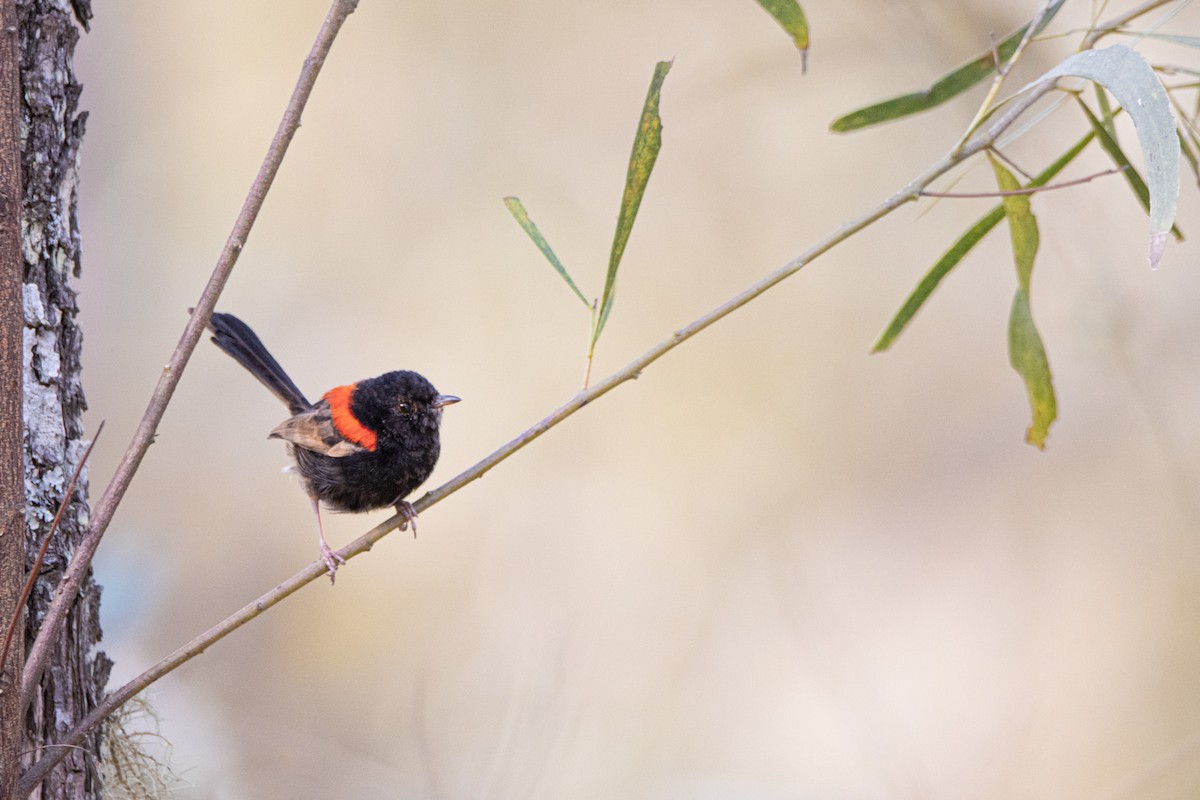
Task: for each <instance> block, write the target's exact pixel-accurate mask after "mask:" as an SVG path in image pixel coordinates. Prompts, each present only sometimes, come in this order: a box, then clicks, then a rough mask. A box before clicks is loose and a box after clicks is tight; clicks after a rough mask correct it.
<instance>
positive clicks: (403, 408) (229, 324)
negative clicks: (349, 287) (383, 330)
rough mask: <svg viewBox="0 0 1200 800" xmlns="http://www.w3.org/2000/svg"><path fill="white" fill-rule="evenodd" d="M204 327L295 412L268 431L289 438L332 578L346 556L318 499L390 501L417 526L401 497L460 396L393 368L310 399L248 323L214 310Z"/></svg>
mask: <svg viewBox="0 0 1200 800" xmlns="http://www.w3.org/2000/svg"><path fill="white" fill-rule="evenodd" d="M208 327H209V328H210V329H212V332H213V334H214V335H213V337H212V340H213V343H214V344H216V346H217V347H219V348H221V349H222V350H224V351H225V352H226V353H228V354H229V355H230V356H232V357H233V359H234V360H235V361H237V362H238V363H239V364H241V365H242V366H243V367H245V368H246V369H247V370H249V371H250V374H251V375H253V376H254V377H256V378H258V379H259V381H261V382H262V384H263V385H264V386H266V387H267V388H268V389H270V390H271V392H272V393H273V394H274V395H275V396H276V397H278V398H279V399H280V400H282V401H283V402H284V405H286V406H287V407H288V410H289V411H291V412H292V416H291V417H288V418H287V419H285V420H284V421H283V422H281V423H279V425H277V426H276V427H275V430H273V431H271V434H270V437H269V438H273V439H284V440H286V441H287V443H288V452H289V453H290V455H291V456H292V458H293V459H294V460H295V462H296V469H297V470H298V471H299V472H300V475H301V477H302V478H303V479H304V488H305V490H306V491H307V492H308V496H309V498H310V499H311V500H312V506H313V511H314V512H315V513H316V515H317V535H318V536H319V538H320V540H321V560H322V561H324V562H325V566H327V567H329V579H330V581H333V580H334V577H335V576H336V573H337V568H338V564H339V563H342V564H344V563H346V562H345V559H343V558H342V557H341V556H339V555H338V554H337V553H335V552H333V550H331V549H330V547H329V544H328V543H327V542H326V541H325V531H324V529H323V528H322V526H321V507H320V504H321V503H322V502H323V503H325V505H327V506H328V507H329V508H331V509H333V510H334V511H356V512H357V511H370V510H372V509H376V508H385V507H387V506H395V507H396V511H398V512H399V513H400V514H402V515H403V516H404V517H405V519H407V520H408V521H409V523H411V524H412V526H413V531H414V532H415V531H416V529H417V527H416V516H417V512H416V510H415V509H414V508H413V507H412V504H411V503H409V502H407V501H406V500H405V499H404V498H405V497H407V496H408V495H409V493H410V492H412V491H413V490H414V489H416V488H417V487H418V486H420V485H421V484H422V483H424V482H425V479H426V478H428V477H429V474H430V473H431V472H433V467H434V465H435V464H437V460H438V455H439V454H440V453H441V441H440V439H439V437H438V427H439V425H440V424H441V421H442V408H443V407H445V406H448V405H450V404H451V403H457V402H459V398H457V397H454V396H453V395H448V394H438V391H437V389H434V388H433V384H431V383H430V382H429V381H427V380H426V379H425V378H424V377H423V376H421V375H420V374H418V373H416V372H410V371H408V370H398V371H396V372H387V373H384V374H383V375H380V376H379V377H378V378H368V379H366V380H362V381H358V382H357V383H351V384H348V385H346V386H338V387H337V388H336V389H330V390H329V391H328V392H326V393H325V394H324V395H323V396H322V397H321V399H320V400H318V401H317V402H316V403H310V402H309V401H308V398H306V397H305V396H304V393H303V392H301V391H300V390H299V389H298V388H297V387H296V384H295V383H293V382H292V379H291V378H289V377H288V375H287V373H286V372H284V371H283V367H281V366H279V362H278V361H276V360H275V359H274V358H273V357H272V356H271V354H270V353H269V352H267V348H266V347H264V346H263V343H262V342H261V341H259V338H258V337H257V336H256V335H255V334H254V331H252V330H250V327H249V326H248V325H246V323H244V322H242V321H241V320H240V319H238V318H237V317H235V316H233V315H232V314H216V313H215V314H213V315H212V320H211V321H210V322H209V324H208ZM401 527H404V526H403V525H402V526H401Z"/></svg>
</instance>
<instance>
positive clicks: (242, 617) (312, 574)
mask: <svg viewBox="0 0 1200 800" xmlns="http://www.w3.org/2000/svg"><path fill="white" fill-rule="evenodd" d="M1022 107H1024V106H1022ZM1015 118H1016V116H1015V115H1011V116H1010V115H1005V117H1004V120H1002V121H1001V122H1003V124H1001V122H996V123H994V124H993V125H992V127H990V128H989V129H988V130H987V131H986V132H984V133H982V134H980V135H979V136H977V137H976V138H975V139H973V140H972V141H971V142H970V143H968V145H967V146H966V147H964V148H963V149H962V150H961V151H960V152H959V153H954V154H951V155H948V156H946V157H945V158H943V159H942V160H941V161H939V162H938V163H936V164H934V165H933V166H932V167H930V168H929V169H927V170H926V171H925V172H923V173H921V175H919V176H917V177H916V178H914V179H913V180H912V181H911V182H910V183H909V184H908V185H907V186H905V187H904V188H902V189H901V190H900V191H898V192H896V193H895V194H894V195H892V196H891V197H889V198H888V199H887V200H885V201H883V202H882V203H880V204H879V205H877V206H876V207H875V208H873V209H871V210H870V211H868V212H867V213H865V214H863V215H862V216H860V217H858V218H857V219H855V220H852V221H851V222H848V223H846V224H845V225H843V226H841V227H840V228H838V229H837V230H836V231H834V232H833V233H832V234H830V235H829V236H827V237H825V238H824V239H823V240H821V241H820V242H818V243H817V244H815V245H813V246H812V247H810V248H809V249H808V250H806V251H804V252H803V253H801V254H800V255H799V256H797V257H796V258H794V259H792V260H791V261H789V262H787V263H786V264H784V265H783V266H781V267H779V268H778V269H777V270H775V271H774V272H772V273H771V274H769V275H767V276H766V277H765V278H763V279H762V280H760V281H759V282H757V283H755V284H754V285H752V286H750V287H749V288H747V289H745V290H744V291H742V292H741V293H740V294H738V295H736V296H734V297H732V298H730V299H729V300H727V301H726V302H724V303H722V304H721V305H719V306H717V307H716V308H714V309H712V310H711V311H709V312H708V313H707V314H704V315H703V316H701V317H699V318H697V319H696V320H694V321H693V322H691V323H690V324H688V325H686V326H684V327H682V328H679V329H678V330H676V331H675V332H674V333H672V334H671V335H670V336H668V337H667V338H666V339H663V340H662V341H661V342H659V343H658V344H656V345H655V346H654V347H651V348H650V349H649V350H647V351H646V352H645V353H643V354H642V355H641V356H639V357H638V358H636V359H634V360H633V361H631V362H629V363H628V364H626V365H625V366H624V367H622V368H621V369H619V370H617V371H616V372H614V373H613V374H611V375H610V376H608V377H607V378H605V379H604V380H603V381H600V382H599V383H597V384H595V385H593V386H591V387H590V388H588V389H586V390H584V391H581V392H579V393H577V394H576V395H575V396H574V397H572V398H571V399H570V400H568V401H567V402H566V403H565V404H563V405H562V406H560V407H559V408H558V409H557V410H555V411H554V412H553V413H551V414H550V415H549V416H547V417H546V418H545V419H543V420H541V421H540V422H538V423H537V424H536V425H534V426H533V427H531V428H529V429H528V430H526V431H525V432H524V433H522V434H521V435H519V436H517V437H516V438H515V439H513V440H512V441H510V442H508V443H507V444H505V445H503V446H502V447H500V448H499V449H497V450H496V451H495V452H493V453H492V454H491V455H489V456H487V457H486V458H484V459H483V460H482V461H479V462H478V463H477V464H475V465H474V466H472V467H470V468H469V469H467V470H465V471H464V472H462V473H460V474H459V475H457V476H456V477H454V478H451V479H450V480H449V481H447V482H446V483H445V484H443V485H442V486H440V487H438V488H437V489H434V490H432V491H430V492H427V493H426V494H425V495H424V496H422V497H421V498H420V499H419V500H417V501H416V502H414V503H413V506H414V507H415V508H416V510H417V511H418V512H420V511H424V510H425V509H427V508H429V507H430V506H432V505H434V504H435V503H439V502H441V501H442V500H445V499H446V498H447V497H449V496H450V495H451V494H453V493H455V492H457V491H458V490H459V489H462V488H463V487H464V486H466V485H467V484H469V483H471V482H473V481H475V480H478V479H479V478H482V477H483V476H484V475H485V474H486V473H487V472H488V471H489V470H491V469H492V468H493V467H495V466H496V465H498V464H499V463H500V462H502V461H504V460H505V459H506V458H508V457H509V456H511V455H513V454H514V453H516V452H517V451H518V450H520V449H521V448H523V447H525V446H526V445H528V444H529V443H530V442H532V441H533V440H534V439H537V438H538V437H539V436H541V435H542V434H544V433H546V432H547V431H548V430H550V429H551V428H553V427H554V426H555V425H558V424H559V423H560V422H562V421H563V420H565V419H567V418H568V417H570V416H571V415H572V414H574V413H575V412H576V411H579V410H580V409H582V408H583V407H584V406H586V405H588V404H590V403H592V402H593V401H595V400H597V399H599V398H600V397H602V396H604V395H606V394H608V393H609V392H610V391H612V390H613V389H615V388H617V387H618V386H620V385H621V384H623V383H625V382H626V381H630V380H634V379H636V378H637V377H638V376H639V375H640V374H641V372H642V370H644V369H645V368H646V367H648V366H650V365H651V364H653V363H654V362H655V361H657V360H658V359H659V358H661V357H662V356H664V355H666V354H667V353H668V352H670V351H671V350H674V349H675V348H676V347H678V346H679V345H681V344H683V343H684V342H686V341H687V340H688V339H691V338H692V337H693V336H695V335H696V334H698V333H700V332H701V331H702V330H704V329H705V328H707V327H709V326H710V325H713V324H714V323H716V322H718V321H720V320H721V319H723V318H724V317H726V316H728V315H729V314H731V313H733V312H734V311H737V310H738V309H739V308H742V307H743V306H745V305H746V304H747V303H749V302H750V301H751V300H753V299H755V298H756V297H758V296H759V295H761V294H763V293H764V292H766V291H767V290H768V289H771V288H772V287H774V286H776V285H777V284H779V283H781V282H782V281H784V280H786V279H787V278H789V277H791V276H792V275H794V274H796V273H797V272H799V271H800V270H801V269H802V268H804V267H805V266H806V265H808V264H809V263H810V262H812V261H813V260H814V259H816V258H817V257H818V256H820V255H822V254H824V253H826V252H828V251H829V250H831V249H833V248H834V247H836V246H837V245H838V244H840V243H842V242H843V241H845V240H846V239H849V238H850V237H851V236H853V235H854V234H856V233H858V232H859V231H861V230H863V229H864V228H866V227H868V226H870V225H871V224H872V223H874V222H877V221H879V220H880V219H882V218H883V217H886V216H887V215H888V214H890V213H892V212H893V211H895V210H896V209H897V208H900V207H901V206H903V205H905V204H906V203H909V202H912V201H914V200H916V199H918V198H919V197H920V195H921V192H922V191H923V190H924V189H925V187H927V186H929V184H930V183H932V182H933V181H934V180H936V179H937V178H939V177H941V176H942V175H944V174H945V173H946V172H948V171H949V170H951V169H953V168H954V167H955V166H957V165H958V164H959V163H961V162H962V161H964V160H965V159H967V158H969V157H970V156H972V155H974V154H975V153H977V152H979V151H981V150H984V149H986V148H988V147H989V146H991V144H992V143H994V142H995V140H996V137H997V136H999V135H1000V133H1001V132H1003V130H1004V128H1005V127H1007V126H1008V125H1010V124H1012V122H1013V120H1015ZM403 521H404V517H402V516H400V515H399V514H397V515H395V516H393V517H391V518H390V519H388V520H385V521H384V522H382V523H380V524H379V525H376V526H375V527H374V528H372V529H371V530H370V531H368V532H367V533H365V534H363V535H362V536H360V537H359V538H358V539H355V540H354V541H353V542H351V543H350V544H348V545H346V546H345V547H344V548H342V549H341V550H339V551H338V555H340V556H342V557H343V558H345V559H346V560H347V561H348V560H350V559H351V558H353V557H355V556H357V555H361V554H362V553H365V552H367V551H368V550H370V549H371V548H372V547H373V546H374V545H375V543H376V542H378V541H379V540H380V539H382V538H383V537H384V536H386V535H387V534H389V533H390V532H392V531H393V530H395V529H396V528H397V527H398V526H399V524H400V523H401V522H403ZM326 572H328V568H327V567H326V566H325V564H324V563H323V562H322V561H320V560H317V561H314V562H313V563H311V564H309V565H308V566H307V567H305V568H304V569H302V570H301V571H300V572H298V573H296V574H295V575H293V576H292V577H290V578H288V579H287V580H285V581H283V582H282V583H280V584H279V585H278V586H276V587H275V588H274V589H271V590H270V591H269V592H267V593H265V594H263V595H262V596H261V597H259V598H258V599H256V600H254V601H253V602H250V603H247V604H246V605H245V606H243V607H242V608H241V609H239V610H238V611H236V612H235V613H233V614H232V615H230V616H229V617H227V618H226V619H224V620H223V621H221V622H220V623H218V624H217V625H214V626H213V627H212V628H210V629H208V630H207V631H205V632H204V633H202V634H200V635H199V636H197V637H196V638H195V639H193V640H192V641H190V642H188V643H187V644H185V645H183V646H182V647H180V648H179V649H177V650H176V651H175V652H173V653H171V654H170V655H169V656H167V657H166V658H164V659H162V660H161V661H159V662H158V663H157V664H155V665H154V666H152V667H150V668H149V669H147V670H146V671H145V672H143V673H142V674H141V675H138V676H137V677H136V678H134V679H133V680H131V681H129V682H128V683H126V684H125V685H124V686H122V687H120V688H119V689H117V690H115V691H113V692H112V693H110V694H109V695H108V696H107V697H106V698H105V699H104V701H103V702H102V703H100V704H99V705H98V706H96V708H95V709H94V710H93V711H92V713H90V714H88V715H87V716H86V717H84V718H83V719H82V720H80V721H79V722H78V723H77V724H76V725H75V727H74V728H72V729H71V731H70V732H68V733H67V734H66V735H65V736H64V737H63V739H62V741H61V742H60V743H59V744H60V747H59V748H54V749H51V750H50V751H49V752H48V753H47V755H45V756H43V758H42V760H41V761H39V762H37V763H36V764H34V765H33V766H32V767H30V769H29V771H28V772H27V773H26V775H25V776H24V777H23V778H22V780H21V784H20V788H21V791H22V792H25V791H27V787H30V786H33V785H35V784H36V782H37V781H38V780H40V779H41V776H43V775H45V774H46V772H48V771H49V770H50V769H51V768H52V767H53V766H54V764H55V763H57V761H58V760H59V759H60V758H61V757H62V756H61V755H60V752H61V749H60V748H61V745H73V744H75V743H77V742H79V741H82V740H83V737H85V736H86V735H87V734H88V732H89V731H91V730H92V729H93V728H94V727H95V726H96V725H98V724H99V723H100V722H101V721H102V720H103V719H104V718H105V717H107V716H108V715H109V714H111V713H112V712H113V711H115V710H116V709H117V708H119V707H120V706H121V705H122V704H123V703H125V702H126V701H128V700H129V699H130V698H132V697H133V696H134V695H136V694H137V693H138V692H140V691H142V690H143V689H145V688H146V687H147V686H149V685H150V684H151V683H153V682H154V681H156V680H158V679H159V678H161V677H162V676H164V675H166V674H167V673H169V672H171V671H172V670H174V669H175V668H176V667H178V666H180V665H181V664H183V663H185V662H187V661H189V660H191V659H192V658H194V657H195V656H197V655H199V654H200V653H202V652H204V651H205V650H207V649H208V648H209V647H211V646H212V645H213V644H215V643H216V642H218V641H220V640H221V639H223V638H225V637H226V636H228V635H229V634H230V633H232V632H233V631H235V630H237V629H238V628H240V627H242V626H243V625H245V624H246V623H247V622H249V621H250V620H252V619H254V618H255V617H257V616H259V615H260V614H262V613H263V612H264V611H266V610H267V609H269V608H271V607H272V606H274V605H276V604H278V603H279V602H280V601H282V600H284V599H285V598H287V597H289V596H290V595H292V594H294V593H295V592H296V591H297V590H299V589H300V588H302V587H303V586H305V585H306V584H309V583H312V582H313V581H315V580H317V579H318V578H320V577H321V576H322V575H324V574H325V573H326Z"/></svg>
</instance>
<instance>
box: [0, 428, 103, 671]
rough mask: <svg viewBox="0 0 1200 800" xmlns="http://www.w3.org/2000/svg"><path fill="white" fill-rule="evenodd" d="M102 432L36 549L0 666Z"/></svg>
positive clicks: (85, 453) (77, 469) (89, 448)
mask: <svg viewBox="0 0 1200 800" xmlns="http://www.w3.org/2000/svg"><path fill="white" fill-rule="evenodd" d="M103 431H104V421H103V420H101V421H100V424H99V425H98V426H96V433H95V434H94V435H93V436H92V441H91V442H89V443H88V446H87V449H86V450H84V451H83V457H82V458H80V459H79V463H78V464H76V465H75V471H74V472H73V473H71V480H69V481H68V482H67V490H66V491H65V492H63V498H62V501H61V502H60V503H59V505H58V512H57V513H55V515H54V520H53V521H52V522H51V523H50V530H49V531H47V532H46V538H45V539H43V540H42V546H41V547H39V548H38V553H37V558H35V559H34V560H33V566H31V567H30V568H29V576H28V577H27V578H26V579H25V588H24V589H22V590H21V598H20V599H19V600H17V606H16V608H15V609H14V610H13V618H12V619H11V620H10V621H9V623H8V633H6V634H4V646H3V647H2V648H0V664H3V663H4V662H5V661H6V660H8V648H9V646H10V645H11V644H12V637H13V632H14V631H16V629H17V623H18V622H20V621H21V610H22V609H23V608H25V604H26V603H27V602H29V595H30V594H31V593H32V592H33V585H34V584H35V583H37V578H38V572H40V571H41V569H42V560H43V559H45V558H46V551H47V550H48V549H50V542H51V540H52V539H54V533H55V532H56V531H57V530H58V525H59V523H60V522H62V515H63V512H64V511H66V510H67V504H68V503H70V502H71V495H73V494H75V482H76V481H78V480H79V473H81V472H83V465H84V464H86V463H87V460H88V458H89V457H90V456H91V455H92V448H93V447H95V446H96V440H97V439H99V438H100V434H101V433H103Z"/></svg>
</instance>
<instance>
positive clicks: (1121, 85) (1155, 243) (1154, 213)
mask: <svg viewBox="0 0 1200 800" xmlns="http://www.w3.org/2000/svg"><path fill="white" fill-rule="evenodd" d="M1066 75H1074V76H1076V77H1080V78H1087V79H1088V80H1091V81H1095V82H1096V83H1099V84H1101V85H1103V86H1104V88H1105V89H1108V91H1109V92H1110V93H1111V94H1112V96H1113V97H1115V98H1116V99H1117V102H1118V103H1120V104H1121V106H1122V107H1123V108H1124V109H1125V110H1126V111H1127V112H1128V113H1129V116H1130V118H1131V119H1133V124H1134V127H1135V128H1136V129H1137V135H1138V142H1139V143H1140V144H1141V147H1142V156H1143V157H1144V159H1145V162H1146V186H1147V188H1148V189H1149V193H1150V249H1149V254H1148V257H1149V260H1150V266H1151V267H1156V266H1158V262H1159V261H1161V260H1162V254H1163V250H1164V249H1165V248H1166V244H1167V232H1168V231H1170V230H1171V227H1172V226H1173V225H1174V223H1175V208H1176V204H1177V203H1178V201H1179V138H1178V137H1177V136H1176V135H1175V116H1174V114H1172V113H1171V103H1170V100H1168V98H1167V90H1166V89H1164V88H1163V85H1162V83H1161V82H1160V81H1159V80H1158V76H1157V75H1155V74H1154V69H1153V68H1152V67H1151V66H1150V65H1149V64H1148V63H1146V60H1145V59H1144V58H1142V57H1141V56H1140V55H1139V54H1138V53H1137V51H1135V50H1131V49H1130V48H1128V47H1126V46H1125V45H1123V44H1114V45H1113V46H1111V47H1106V48H1104V49H1103V50H1085V51H1083V52H1082V53H1076V54H1075V55H1073V56H1071V57H1070V58H1068V59H1066V60H1065V61H1063V62H1062V63H1060V64H1059V65H1058V66H1057V67H1055V68H1054V69H1052V70H1050V71H1049V72H1047V73H1046V74H1045V75H1043V76H1042V77H1041V78H1039V79H1038V80H1036V81H1034V82H1033V83H1031V84H1029V86H1037V85H1039V84H1042V83H1045V82H1046V81H1052V80H1056V79H1058V78H1061V77H1063V76H1066ZM1026 88H1029V87H1026Z"/></svg>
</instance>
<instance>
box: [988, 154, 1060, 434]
mask: <svg viewBox="0 0 1200 800" xmlns="http://www.w3.org/2000/svg"><path fill="white" fill-rule="evenodd" d="M988 158H989V160H990V161H991V162H992V171H993V172H995V173H996V186H997V187H998V188H999V189H1000V191H1002V192H1011V191H1014V190H1016V189H1019V188H1020V186H1021V184H1020V182H1019V181H1018V180H1017V179H1016V176H1014V175H1013V174H1012V173H1011V172H1010V171H1009V170H1008V168H1007V167H1005V166H1004V165H1003V164H1001V163H1000V161H999V160H998V159H996V158H995V157H993V156H992V155H991V154H989V155H988ZM1002 203H1003V205H1004V216H1005V217H1006V218H1007V219H1008V230H1009V233H1010V234H1011V236H1012V251H1013V263H1014V264H1015V265H1016V268H1017V292H1016V294H1015V295H1014V296H1013V304H1012V310H1011V311H1010V312H1009V315H1008V361H1009V363H1010V364H1012V367H1013V369H1015V370H1016V371H1017V374H1018V375H1020V376H1021V378H1022V379H1023V380H1024V381H1025V393H1026V394H1027V395H1028V396H1029V407H1030V410H1031V412H1032V415H1033V419H1032V420H1031V422H1030V423H1029V428H1028V430H1026V431H1025V441H1027V442H1029V443H1030V444H1032V445H1035V446H1037V447H1039V448H1044V447H1045V446H1046V436H1047V435H1048V434H1049V433H1050V424H1051V423H1053V422H1054V418H1055V416H1057V413H1058V409H1057V403H1056V401H1055V399H1054V382H1053V380H1052V379H1051V377H1050V362H1049V360H1048V359H1047V358H1046V348H1045V346H1044V345H1043V344H1042V337H1041V335H1040V334H1039V333H1038V330H1037V326H1036V325H1034V324H1033V313H1032V310H1031V308H1030V302H1029V297H1030V292H1029V285H1030V279H1031V278H1032V277H1033V262H1034V259H1035V258H1036V257H1037V250H1038V226H1037V220H1036V219H1035V218H1034V216H1033V210H1032V208H1031V207H1030V200H1029V196H1028V195H1005V196H1004V197H1003V198H1002Z"/></svg>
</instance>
